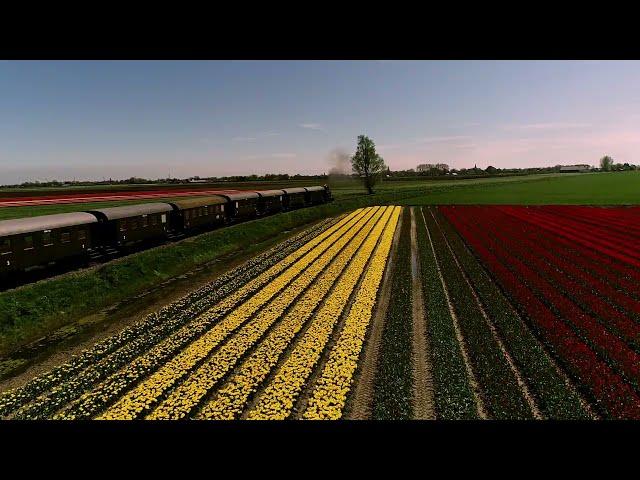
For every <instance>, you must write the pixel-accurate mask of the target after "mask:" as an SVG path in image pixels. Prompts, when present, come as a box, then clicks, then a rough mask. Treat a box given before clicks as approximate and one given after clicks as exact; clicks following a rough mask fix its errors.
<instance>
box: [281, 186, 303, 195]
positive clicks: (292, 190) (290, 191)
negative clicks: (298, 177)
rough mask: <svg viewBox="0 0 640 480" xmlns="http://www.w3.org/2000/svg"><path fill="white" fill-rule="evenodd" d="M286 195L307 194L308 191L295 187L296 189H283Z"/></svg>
mask: <svg viewBox="0 0 640 480" xmlns="http://www.w3.org/2000/svg"><path fill="white" fill-rule="evenodd" d="M283 190H284V192H285V193H286V194H290V193H306V190H305V189H304V188H303V187H295V188H283Z"/></svg>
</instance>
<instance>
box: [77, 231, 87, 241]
mask: <svg viewBox="0 0 640 480" xmlns="http://www.w3.org/2000/svg"><path fill="white" fill-rule="evenodd" d="M86 238H87V231H86V230H78V240H85V239H86Z"/></svg>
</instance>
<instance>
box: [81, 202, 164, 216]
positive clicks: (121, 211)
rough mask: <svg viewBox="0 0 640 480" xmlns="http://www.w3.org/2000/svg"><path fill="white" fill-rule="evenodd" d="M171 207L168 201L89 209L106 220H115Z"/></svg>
mask: <svg viewBox="0 0 640 480" xmlns="http://www.w3.org/2000/svg"><path fill="white" fill-rule="evenodd" d="M172 210H173V207H172V206H171V205H169V204H168V203H160V202H157V203H140V204H137V205H125V206H123V207H111V208H101V209H97V210H89V212H90V213H94V214H97V215H99V216H100V217H104V218H106V219H107V220H117V219H119V218H127V217H139V216H140V215H150V214H152V213H164V212H170V211H172Z"/></svg>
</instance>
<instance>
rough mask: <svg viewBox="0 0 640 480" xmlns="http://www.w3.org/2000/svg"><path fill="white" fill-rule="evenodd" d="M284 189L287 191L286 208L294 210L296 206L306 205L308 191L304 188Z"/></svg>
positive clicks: (285, 197)
mask: <svg viewBox="0 0 640 480" xmlns="http://www.w3.org/2000/svg"><path fill="white" fill-rule="evenodd" d="M282 191H283V192H284V193H285V196H284V199H283V200H284V201H283V203H284V208H285V209H287V210H292V209H294V208H302V207H304V206H305V205H306V199H305V196H306V195H307V191H306V190H305V189H304V188H302V187H296V188H284V189H283V190H282Z"/></svg>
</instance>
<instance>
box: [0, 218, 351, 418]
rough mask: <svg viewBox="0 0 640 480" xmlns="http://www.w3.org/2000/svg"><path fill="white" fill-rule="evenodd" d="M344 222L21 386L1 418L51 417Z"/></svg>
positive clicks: (305, 236) (242, 268) (5, 397)
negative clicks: (223, 300) (244, 286)
mask: <svg viewBox="0 0 640 480" xmlns="http://www.w3.org/2000/svg"><path fill="white" fill-rule="evenodd" d="M340 220H341V219H340V218H339V219H335V220H333V219H331V220H329V221H325V222H321V223H319V224H318V225H317V226H314V227H311V228H309V229H307V230H305V231H303V232H301V233H300V234H298V235H295V236H293V237H291V238H290V239H288V240H286V241H284V242H282V243H280V244H278V245H277V246H276V247H273V248H271V249H269V250H267V251H266V252H263V253H262V254H260V255H258V256H256V257H254V258H252V259H250V260H248V261H247V262H245V263H244V264H242V265H239V266H238V267H236V268H234V269H232V270H230V271H228V272H227V273H225V274H223V275H222V276H220V277H218V278H217V279H216V280H215V281H213V282H210V283H208V284H206V285H203V286H202V287H201V288H199V289H197V290H195V291H193V292H190V293H189V294H187V295H185V296H183V297H182V298H180V299H179V300H176V301H175V302H172V303H171V304H169V305H167V306H165V307H162V308H161V309H160V310H159V311H157V312H154V313H151V314H149V315H147V316H145V317H144V318H142V319H141V320H140V321H138V322H136V323H134V324H133V325H131V326H129V327H127V328H125V329H124V330H122V331H121V332H119V333H117V334H116V335H113V336H111V337H108V338H106V339H105V340H102V341H100V342H99V343H97V344H95V345H94V346H93V347H91V348H89V349H87V350H84V351H83V352H81V353H80V355H78V356H75V357H73V358H72V359H71V360H70V361H69V362H67V363H64V364H62V365H60V366H59V367H56V368H54V369H52V370H51V371H48V372H45V373H43V374H41V375H39V376H37V377H36V378H34V379H33V380H31V381H30V382H28V383H27V384H26V385H24V386H23V387H20V388H18V389H15V390H13V391H10V392H6V393H4V394H1V395H0V416H8V415H11V416H12V417H13V418H23V419H44V418H48V417H49V416H50V415H51V414H52V413H53V412H55V411H57V410H59V409H60V408H61V407H62V406H63V405H67V404H69V403H70V402H73V401H75V400H76V399H77V398H78V397H80V396H81V395H82V394H83V393H85V392H88V391H90V390H91V389H92V388H94V387H95V386H96V385H98V384H99V382H102V381H103V380H105V379H106V378H108V377H109V376H110V375H113V374H114V373H116V372H118V370H120V369H121V368H123V367H124V366H126V365H128V364H129V363H130V362H131V361H132V360H133V359H135V358H136V357H137V356H139V355H140V354H141V353H144V352H147V351H148V350H149V349H151V348H153V347H154V346H155V345H157V344H158V343H160V342H162V341H163V340H165V339H166V338H167V337H169V336H170V335H172V334H173V333H174V332H176V331H177V330H178V329H179V328H181V327H182V326H184V325H186V324H187V323H189V322H192V321H193V320H194V319H196V318H197V317H198V316H199V315H202V314H203V313H204V312H206V311H207V310H209V309H210V308H211V307H212V306H213V305H215V304H217V303H218V302H220V301H221V300H222V299H224V298H226V297H228V296H229V295H232V294H234V292H236V291H237V290H239V289H240V288H241V287H242V286H243V285H245V284H246V283H248V282H249V281H251V280H252V279H253V278H256V277H257V276H258V275H260V274H261V273H263V272H265V271H266V270H268V269H269V268H271V267H272V266H274V265H276V264H277V263H279V262H282V261H283V260H284V259H285V258H286V257H287V256H288V255H290V254H292V253H293V252H295V251H296V250H297V249H299V248H301V247H303V246H304V245H305V244H307V243H308V242H309V241H311V240H313V239H314V238H316V237H317V236H318V235H319V234H321V233H322V232H323V231H324V230H326V229H327V228H329V227H330V226H331V225H333V224H334V223H337V222H339V221H340ZM256 288H257V286H256ZM188 331H189V332H190V334H193V335H197V333H198V332H197V329H194V328H189V329H188ZM193 338H195V337H193Z"/></svg>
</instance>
